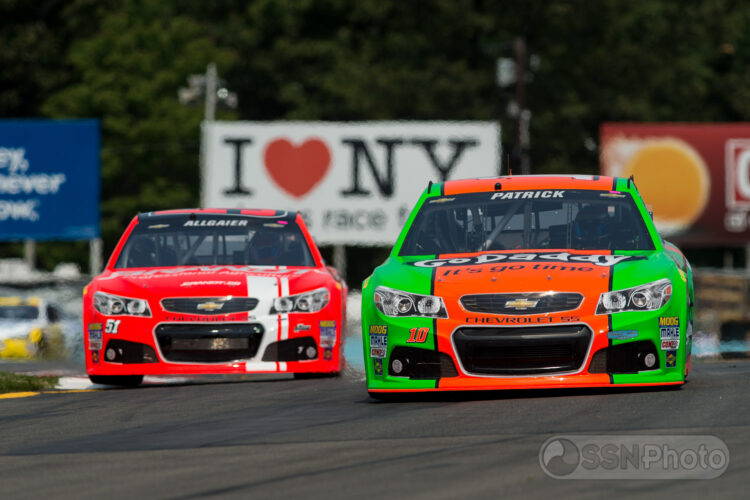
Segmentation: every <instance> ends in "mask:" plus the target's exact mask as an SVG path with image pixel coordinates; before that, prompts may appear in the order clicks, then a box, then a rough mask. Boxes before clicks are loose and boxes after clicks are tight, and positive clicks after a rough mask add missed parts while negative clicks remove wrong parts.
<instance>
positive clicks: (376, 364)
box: [372, 359, 383, 375]
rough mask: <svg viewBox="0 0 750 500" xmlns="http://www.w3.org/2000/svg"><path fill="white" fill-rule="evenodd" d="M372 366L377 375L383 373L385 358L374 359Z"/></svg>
mask: <svg viewBox="0 0 750 500" xmlns="http://www.w3.org/2000/svg"><path fill="white" fill-rule="evenodd" d="M372 367H373V369H374V370H375V375H382V374H383V360H382V359H373V360H372Z"/></svg>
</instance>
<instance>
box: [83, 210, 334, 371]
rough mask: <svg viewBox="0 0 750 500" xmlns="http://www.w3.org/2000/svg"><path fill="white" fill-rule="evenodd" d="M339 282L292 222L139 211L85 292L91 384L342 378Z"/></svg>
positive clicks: (270, 214)
mask: <svg viewBox="0 0 750 500" xmlns="http://www.w3.org/2000/svg"><path fill="white" fill-rule="evenodd" d="M346 294H347V287H346V283H345V282H344V281H343V280H342V279H341V278H340V277H339V275H338V274H337V272H336V270H335V269H333V268H332V267H328V266H326V265H325V263H324V262H323V259H322V257H321V255H320V252H319V251H318V249H317V247H316V246H315V243H314V242H313V240H312V238H311V237H310V234H309V233H308V231H307V228H306V227H305V224H304V222H303V221H302V217H301V216H300V215H299V214H291V213H288V212H282V211H275V210H217V209H203V210H170V211H163V212H149V213H142V214H139V215H138V216H136V217H135V218H134V219H133V220H132V221H131V222H130V225H129V226H128V228H127V229H126V230H125V234H123V236H122V238H121V239H120V241H119V243H118V244H117V247H115V250H114V252H113V253H112V256H111V257H110V259H109V262H108V263H107V267H106V269H105V270H104V272H103V273H102V274H100V275H99V276H97V277H96V278H94V280H93V281H92V282H91V283H90V284H89V285H88V286H87V287H86V288H85V289H84V291H83V322H84V328H85V332H84V343H85V347H86V371H87V372H88V375H89V378H90V379H91V381H92V382H94V383H99V384H110V385H138V384H140V383H141V381H142V380H143V376H144V375H184V374H224V373H249V372H252V373H294V374H295V375H296V376H309V375H310V374H318V375H335V374H337V373H338V372H339V371H340V370H341V369H342V352H343V347H342V342H343V338H344V336H343V332H342V329H343V328H344V325H345V323H346Z"/></svg>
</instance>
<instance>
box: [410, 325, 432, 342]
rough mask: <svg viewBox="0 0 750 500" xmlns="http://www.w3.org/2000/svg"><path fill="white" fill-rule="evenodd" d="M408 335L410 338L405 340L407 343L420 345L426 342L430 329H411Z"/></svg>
mask: <svg viewBox="0 0 750 500" xmlns="http://www.w3.org/2000/svg"><path fill="white" fill-rule="evenodd" d="M409 333H411V336H410V337H409V340H407V341H406V342H407V343H415V342H416V343H419V344H421V343H422V342H424V341H425V340H427V334H428V333H430V329H429V328H426V327H422V328H412V329H411V330H409Z"/></svg>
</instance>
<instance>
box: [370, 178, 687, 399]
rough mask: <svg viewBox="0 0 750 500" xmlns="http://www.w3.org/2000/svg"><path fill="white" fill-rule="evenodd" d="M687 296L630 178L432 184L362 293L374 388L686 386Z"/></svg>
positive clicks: (673, 256) (676, 253) (670, 248)
mask: <svg viewBox="0 0 750 500" xmlns="http://www.w3.org/2000/svg"><path fill="white" fill-rule="evenodd" d="M693 300H694V293H693V280H692V271H691V268H690V264H689V263H688V261H687V259H686V258H685V256H684V255H683V254H682V253H681V252H680V250H678V249H677V247H675V246H674V245H672V244H670V243H668V242H666V241H664V240H663V239H662V238H661V237H660V236H659V234H658V233H657V231H656V229H655V228H654V224H653V222H652V220H651V217H650V215H649V213H648V210H647V209H646V206H645V205H644V202H643V200H642V199H641V196H640V195H639V194H638V191H637V189H636V186H635V182H634V181H633V180H632V179H622V178H612V177H604V176H578V175H573V176H509V177H496V178H489V179H467V180H455V181H447V182H444V183H439V184H432V183H431V184H430V185H429V186H428V187H427V189H426V190H425V191H424V193H423V194H422V196H421V197H420V199H419V201H418V202H417V204H416V207H415V208H414V210H413V211H412V213H411V215H410V216H409V218H408V220H407V222H406V224H405V226H404V229H403V230H402V232H401V234H400V236H399V238H398V240H397V241H396V244H395V246H394V247H393V251H392V252H391V255H390V257H389V258H388V259H387V260H386V261H385V262H384V263H383V264H382V265H381V266H379V267H378V268H376V269H375V271H374V272H373V274H372V275H371V276H370V277H368V278H367V279H366V280H365V282H364V284H363V290H362V332H363V344H364V355H365V367H366V372H367V388H368V391H369V392H370V395H372V396H373V397H376V398H379V397H380V398H382V397H387V395H388V393H393V392H409V391H456V390H483V389H516V388H517V389H529V388H562V387H608V386H640V385H679V384H682V383H684V381H685V377H686V376H687V374H688V372H689V370H690V350H691V344H692V319H693Z"/></svg>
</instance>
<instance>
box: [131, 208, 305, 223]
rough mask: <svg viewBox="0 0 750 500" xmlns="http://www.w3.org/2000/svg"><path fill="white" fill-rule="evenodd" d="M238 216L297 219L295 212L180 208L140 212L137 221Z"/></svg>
mask: <svg viewBox="0 0 750 500" xmlns="http://www.w3.org/2000/svg"><path fill="white" fill-rule="evenodd" d="M189 214H196V215H235V216H237V215H239V216H246V217H258V218H264V219H269V218H270V219H282V220H290V221H291V220H294V219H295V218H296V217H297V213H296V212H289V211H287V210H265V209H244V208H181V209H175V210H159V211H157V212H142V213H139V214H138V220H139V221H140V220H142V219H148V218H150V217H162V216H165V215H167V216H169V215H189Z"/></svg>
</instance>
